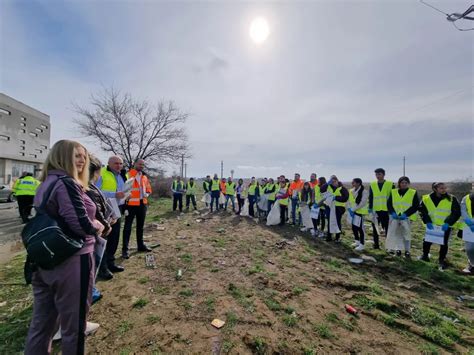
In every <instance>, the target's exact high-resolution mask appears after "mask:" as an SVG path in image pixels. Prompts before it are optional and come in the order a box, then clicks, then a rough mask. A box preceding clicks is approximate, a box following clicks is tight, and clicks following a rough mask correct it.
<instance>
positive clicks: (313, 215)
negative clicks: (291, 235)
mask: <svg viewBox="0 0 474 355" xmlns="http://www.w3.org/2000/svg"><path fill="white" fill-rule="evenodd" d="M320 211H321V208H319V207H318V205H317V204H316V203H315V204H313V206H312V207H311V218H312V219H318V218H319V213H320Z"/></svg>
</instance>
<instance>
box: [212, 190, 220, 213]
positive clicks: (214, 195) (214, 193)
mask: <svg viewBox="0 0 474 355" xmlns="http://www.w3.org/2000/svg"><path fill="white" fill-rule="evenodd" d="M220 196H221V192H220V191H211V212H212V211H213V208H212V206H213V205H214V201H215V202H216V211H219V197H220Z"/></svg>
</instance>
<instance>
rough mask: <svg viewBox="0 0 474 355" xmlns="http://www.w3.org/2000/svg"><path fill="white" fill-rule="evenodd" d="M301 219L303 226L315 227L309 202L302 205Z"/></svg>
mask: <svg viewBox="0 0 474 355" xmlns="http://www.w3.org/2000/svg"><path fill="white" fill-rule="evenodd" d="M300 213H301V221H302V222H303V227H305V228H308V229H313V228H314V225H313V221H312V219H311V210H310V209H309V206H308V204H306V203H305V204H303V205H302V206H301V207H300Z"/></svg>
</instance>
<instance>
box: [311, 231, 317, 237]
mask: <svg viewBox="0 0 474 355" xmlns="http://www.w3.org/2000/svg"><path fill="white" fill-rule="evenodd" d="M310 232H311V236H312V237H316V231H315V230H314V229H311V230H310Z"/></svg>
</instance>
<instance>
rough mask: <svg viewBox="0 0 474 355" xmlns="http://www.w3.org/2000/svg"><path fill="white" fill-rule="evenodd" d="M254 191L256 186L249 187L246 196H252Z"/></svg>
mask: <svg viewBox="0 0 474 355" xmlns="http://www.w3.org/2000/svg"><path fill="white" fill-rule="evenodd" d="M256 189H257V184H251V185H249V191H248V195H249V196H254V195H255V190H256Z"/></svg>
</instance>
